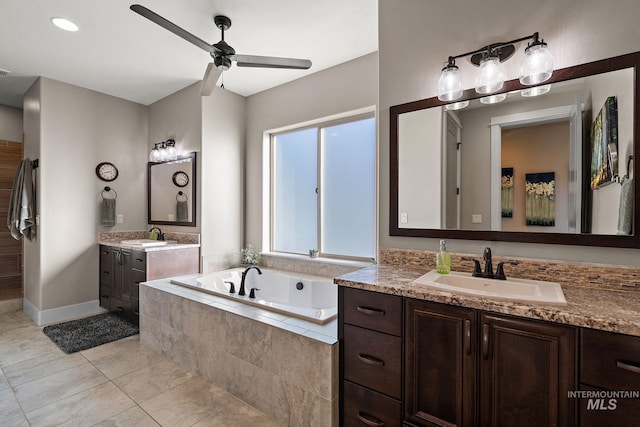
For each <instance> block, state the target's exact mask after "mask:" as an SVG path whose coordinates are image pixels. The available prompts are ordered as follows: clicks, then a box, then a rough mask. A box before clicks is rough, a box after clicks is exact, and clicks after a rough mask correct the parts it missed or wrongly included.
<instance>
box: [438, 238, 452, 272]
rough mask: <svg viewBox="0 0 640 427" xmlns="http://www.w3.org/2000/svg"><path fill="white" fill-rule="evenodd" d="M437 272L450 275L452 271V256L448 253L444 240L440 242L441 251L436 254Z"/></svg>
mask: <svg viewBox="0 0 640 427" xmlns="http://www.w3.org/2000/svg"><path fill="white" fill-rule="evenodd" d="M436 271H437V272H438V273H440V274H449V272H450V271H451V254H450V253H449V252H447V247H446V242H445V241H444V240H440V250H439V251H438V252H437V253H436Z"/></svg>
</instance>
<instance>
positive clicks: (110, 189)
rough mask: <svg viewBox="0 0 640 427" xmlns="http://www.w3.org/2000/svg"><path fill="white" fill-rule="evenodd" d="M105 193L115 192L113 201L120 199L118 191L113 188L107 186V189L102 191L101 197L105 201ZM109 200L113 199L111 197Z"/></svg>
mask: <svg viewBox="0 0 640 427" xmlns="http://www.w3.org/2000/svg"><path fill="white" fill-rule="evenodd" d="M105 191H106V192H107V193H110V192H111V191H113V193H114V194H115V196H114V197H113V199H117V198H118V193H117V192H116V190H114V189H113V188H111V187H109V186H106V187H104V190H102V191H101V192H100V197H102V198H103V199H104V198H105V197H104V192H105ZM109 198H111V197H109Z"/></svg>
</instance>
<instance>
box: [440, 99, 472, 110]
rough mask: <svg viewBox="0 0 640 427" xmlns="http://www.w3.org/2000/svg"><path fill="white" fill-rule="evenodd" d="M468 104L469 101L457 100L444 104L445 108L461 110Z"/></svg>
mask: <svg viewBox="0 0 640 427" xmlns="http://www.w3.org/2000/svg"><path fill="white" fill-rule="evenodd" d="M467 106H469V101H458V102H454V103H453V104H447V105H445V106H444V108H445V109H446V110H449V111H451V110H462V109H463V108H465V107H467Z"/></svg>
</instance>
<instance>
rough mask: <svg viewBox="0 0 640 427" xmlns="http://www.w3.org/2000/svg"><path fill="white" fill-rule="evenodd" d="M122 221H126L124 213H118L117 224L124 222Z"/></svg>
mask: <svg viewBox="0 0 640 427" xmlns="http://www.w3.org/2000/svg"><path fill="white" fill-rule="evenodd" d="M122 223H124V215H122V214H118V215H116V224H122Z"/></svg>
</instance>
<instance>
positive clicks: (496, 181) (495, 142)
mask: <svg viewBox="0 0 640 427" xmlns="http://www.w3.org/2000/svg"><path fill="white" fill-rule="evenodd" d="M579 106H580V103H579V102H576V104H574V105H568V106H562V107H554V108H547V109H543V110H536V111H530V112H526V113H520V114H512V115H509V116H501V117H492V119H491V230H494V231H500V230H502V215H501V174H502V130H503V129H510V128H519V127H524V126H535V125H542V124H550V123H556V122H562V121H565V122H569V161H568V169H567V170H566V174H567V176H568V178H567V193H568V194H567V200H566V202H565V203H566V206H567V220H566V224H567V225H566V227H565V229H564V230H562V231H561V230H557V231H561V232H568V233H579V232H580V225H581V206H582V197H581V194H582V193H581V182H582V168H581V165H582V122H581V109H580V108H579ZM565 163H566V162H565ZM536 172H551V170H549V171H547V170H544V171H543V170H540V171H536ZM516 185H518V184H516ZM527 231H536V230H530V229H529V228H527ZM539 231H543V232H545V231H549V230H539Z"/></svg>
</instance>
